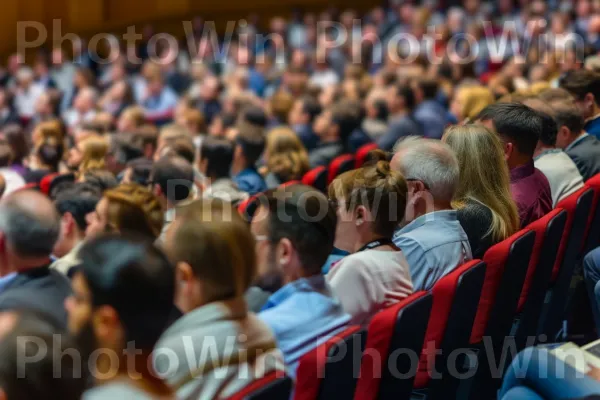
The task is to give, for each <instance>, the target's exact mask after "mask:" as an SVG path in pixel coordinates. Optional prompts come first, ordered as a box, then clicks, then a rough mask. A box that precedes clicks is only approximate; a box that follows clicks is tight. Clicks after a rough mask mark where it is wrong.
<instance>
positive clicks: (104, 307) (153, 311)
mask: <svg viewBox="0 0 600 400" xmlns="http://www.w3.org/2000/svg"><path fill="white" fill-rule="evenodd" d="M79 256H80V258H81V262H82V264H81V267H80V269H79V270H78V271H77V272H75V275H74V276H73V281H72V282H73V293H74V294H73V296H72V297H69V299H68V300H67V301H66V302H65V307H66V309H67V311H68V313H69V331H70V332H71V334H73V335H75V337H76V338H77V339H78V341H79V343H80V344H81V346H82V349H81V350H82V352H83V355H84V356H83V357H82V361H83V362H85V364H84V365H86V366H89V368H90V369H91V373H92V376H93V377H94V378H95V387H94V388H92V389H90V390H89V391H87V392H86V393H85V395H84V398H85V399H92V400H93V399H106V398H113V399H126V398H130V399H156V398H173V391H172V390H171V388H169V386H167V384H166V382H165V381H163V380H162V379H161V378H160V377H159V374H158V373H157V372H156V371H155V370H154V368H153V365H154V364H153V363H152V362H151V357H152V350H153V349H154V346H155V345H156V342H157V341H158V339H159V337H160V335H161V334H162V332H163V331H164V330H165V328H166V327H167V326H168V324H169V322H170V321H171V319H172V316H173V314H174V312H175V308H174V306H173V299H174V295H175V271H174V269H173V266H172V265H171V263H170V262H169V261H168V260H167V257H166V256H165V255H164V254H163V253H162V252H161V251H160V250H158V249H157V248H156V247H154V246H153V245H152V244H151V243H149V242H147V241H146V242H145V243H144V242H135V241H130V240H127V239H124V238H122V237H121V236H117V235H105V236H102V237H99V238H94V239H92V240H90V241H89V242H87V243H86V244H85V245H84V246H83V247H82V248H81V251H80V252H79ZM98 352H101V353H103V354H107V352H108V354H110V355H111V357H110V358H109V359H108V360H107V358H106V357H97V356H96V357H94V355H95V354H98Z"/></svg>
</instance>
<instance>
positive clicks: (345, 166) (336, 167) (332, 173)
mask: <svg viewBox="0 0 600 400" xmlns="http://www.w3.org/2000/svg"><path fill="white" fill-rule="evenodd" d="M352 168H354V156H353V155H352V154H342V155H341V156H338V157H336V158H334V159H333V161H332V162H331V163H330V164H329V171H328V173H327V184H328V185H329V184H330V183H331V182H333V180H334V179H335V178H336V177H337V176H338V175H341V174H343V173H344V172H347V171H350V170H351V169H352Z"/></svg>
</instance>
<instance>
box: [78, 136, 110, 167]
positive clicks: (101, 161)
mask: <svg viewBox="0 0 600 400" xmlns="http://www.w3.org/2000/svg"><path fill="white" fill-rule="evenodd" d="M81 146H82V147H83V150H82V153H83V159H82V161H81V164H80V165H79V173H80V174H82V175H83V174H85V172H86V171H89V170H92V169H104V168H105V167H106V155H107V154H108V141H107V140H106V139H105V138H103V137H102V136H90V137H88V138H86V139H84V140H83V141H82V142H81Z"/></svg>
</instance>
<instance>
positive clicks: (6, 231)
mask: <svg viewBox="0 0 600 400" xmlns="http://www.w3.org/2000/svg"><path fill="white" fill-rule="evenodd" d="M59 233H60V222H59V216H58V213H57V211H56V209H55V208H54V205H53V204H52V202H51V201H50V199H48V198H47V197H46V196H44V195H42V194H41V193H38V192H34V191H22V192H16V193H13V194H11V195H10V196H8V197H6V198H5V199H3V200H2V201H1V202H0V235H1V236H2V238H3V239H4V240H5V241H6V243H7V244H8V246H9V248H10V250H12V251H13V252H14V253H15V255H17V256H18V257H20V258H24V259H26V258H41V257H48V256H50V254H51V253H52V249H53V248H54V244H55V243H56V241H57V240H58V235H59Z"/></svg>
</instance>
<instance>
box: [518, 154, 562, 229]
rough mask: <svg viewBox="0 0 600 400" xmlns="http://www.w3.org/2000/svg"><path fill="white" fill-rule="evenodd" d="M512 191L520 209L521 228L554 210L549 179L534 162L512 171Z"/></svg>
mask: <svg viewBox="0 0 600 400" xmlns="http://www.w3.org/2000/svg"><path fill="white" fill-rule="evenodd" d="M510 191H511V193H512V197H513V199H514V201H515V203H517V208H518V209H519V219H520V220H521V228H524V227H525V226H527V225H529V224H530V223H532V222H534V221H536V220H538V219H540V218H542V217H543V216H544V215H546V214H548V213H549V212H550V211H551V210H552V193H551V192H550V184H549V183H548V178H546V176H545V175H544V174H543V173H542V171H540V170H539V169H537V168H536V167H534V165H533V161H531V162H529V163H527V164H525V165H522V166H520V167H517V168H513V169H511V170H510Z"/></svg>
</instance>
